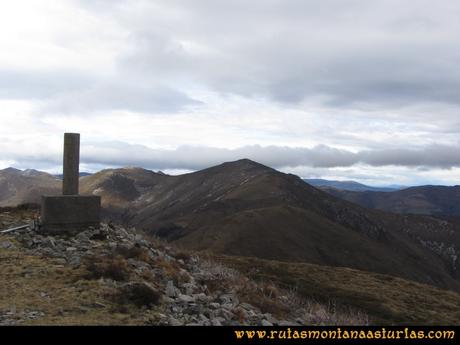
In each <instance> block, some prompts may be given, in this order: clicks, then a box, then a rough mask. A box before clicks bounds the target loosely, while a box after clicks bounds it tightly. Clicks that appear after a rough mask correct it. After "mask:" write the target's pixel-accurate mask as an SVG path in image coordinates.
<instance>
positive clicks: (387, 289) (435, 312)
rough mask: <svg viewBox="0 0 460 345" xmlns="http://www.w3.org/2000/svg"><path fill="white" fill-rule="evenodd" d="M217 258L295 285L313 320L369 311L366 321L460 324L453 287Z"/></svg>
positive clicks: (343, 319)
mask: <svg viewBox="0 0 460 345" xmlns="http://www.w3.org/2000/svg"><path fill="white" fill-rule="evenodd" d="M215 259H216V260H219V261H221V262H224V263H225V264H227V265H229V266H231V267H234V268H236V269H238V270H240V271H241V272H243V273H244V274H247V275H248V277H249V278H251V279H255V280H259V281H270V282H273V283H275V284H276V285H278V286H280V287H282V288H284V289H287V290H293V292H294V293H293V294H292V295H291V297H290V299H293V301H292V304H294V305H299V304H301V303H307V309H310V310H311V320H312V322H314V323H318V322H319V323H323V324H326V323H327V324H331V322H332V323H335V322H337V323H338V324H361V322H365V321H366V320H368V317H367V315H368V316H369V320H368V322H370V323H376V324H411V325H419V324H433V325H434V324H438V325H440V324H441V325H458V324H460V295H459V294H457V293H455V292H452V291H447V290H441V289H438V288H435V287H432V286H429V285H423V284H419V283H416V282H412V281H408V280H404V279H401V278H396V277H392V276H388V275H382V274H377V273H371V272H365V271H359V270H354V269H349V268H337V267H327V266H318V265H313V264H305V263H286V262H279V261H269V260H262V259H256V258H244V257H228V256H216V257H215ZM293 296H294V297H293ZM302 301H303V302H302ZM308 303H310V304H308Z"/></svg>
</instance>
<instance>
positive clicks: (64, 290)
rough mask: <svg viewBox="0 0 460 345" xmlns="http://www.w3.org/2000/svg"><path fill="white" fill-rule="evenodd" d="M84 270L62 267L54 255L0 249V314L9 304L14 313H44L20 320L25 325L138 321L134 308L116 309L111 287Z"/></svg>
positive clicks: (103, 323) (3, 312)
mask: <svg viewBox="0 0 460 345" xmlns="http://www.w3.org/2000/svg"><path fill="white" fill-rule="evenodd" d="M6 240H9V241H11V242H14V239H13V238H11V237H7V236H2V237H1V241H6ZM84 274H85V271H84V270H82V269H72V268H70V267H68V266H66V267H65V266H63V265H60V264H59V263H58V262H57V261H56V260H55V259H50V258H41V257H37V256H30V255H26V254H24V252H22V251H21V250H18V249H0V277H2V283H1V284H0V314H5V313H7V312H8V311H10V310H11V309H12V308H14V309H15V311H16V313H15V314H16V315H17V314H20V313H22V312H24V311H40V312H43V313H44V314H45V315H44V316H43V317H40V319H39V320H29V321H26V322H24V323H23V324H26V325H27V324H40V325H56V324H58V325H107V324H110V325H127V324H142V320H140V319H139V313H138V311H136V309H134V308H132V310H127V311H126V312H125V313H123V314H121V313H118V312H117V311H116V310H117V305H116V303H115V302H113V301H112V300H111V298H110V296H111V295H112V294H113V291H110V289H108V288H107V287H105V286H103V285H101V284H99V282H98V281H96V280H86V279H83V278H82V277H83V276H84ZM14 317H15V316H12V318H14Z"/></svg>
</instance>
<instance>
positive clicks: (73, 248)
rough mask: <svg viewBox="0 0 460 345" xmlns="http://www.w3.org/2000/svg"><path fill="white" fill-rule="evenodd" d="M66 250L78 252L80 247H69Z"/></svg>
mask: <svg viewBox="0 0 460 345" xmlns="http://www.w3.org/2000/svg"><path fill="white" fill-rule="evenodd" d="M65 250H66V252H76V251H77V250H78V249H77V248H75V247H67V248H66V249H65Z"/></svg>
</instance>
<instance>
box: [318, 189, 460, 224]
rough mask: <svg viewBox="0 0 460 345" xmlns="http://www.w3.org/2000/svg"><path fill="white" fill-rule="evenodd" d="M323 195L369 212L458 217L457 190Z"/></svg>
mask: <svg viewBox="0 0 460 345" xmlns="http://www.w3.org/2000/svg"><path fill="white" fill-rule="evenodd" d="M326 191H327V192H328V193H330V194H332V195H334V196H336V197H339V198H342V199H345V200H348V201H350V202H353V203H356V204H359V205H362V206H364V207H368V208H375V209H379V210H384V211H389V212H394V213H412V214H426V215H437V216H457V217H460V186H454V187H446V186H419V187H411V188H407V189H403V190H400V191H394V192H391V193H382V192H370V191H365V192H352V191H345V190H337V189H328V190H326Z"/></svg>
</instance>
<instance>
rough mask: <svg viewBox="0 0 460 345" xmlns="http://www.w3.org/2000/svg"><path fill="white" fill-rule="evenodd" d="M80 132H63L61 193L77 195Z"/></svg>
mask: <svg viewBox="0 0 460 345" xmlns="http://www.w3.org/2000/svg"><path fill="white" fill-rule="evenodd" d="M79 166H80V134H77V133H65V134H64V181H63V183H62V194H63V195H78V180H79V178H80V169H79Z"/></svg>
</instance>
